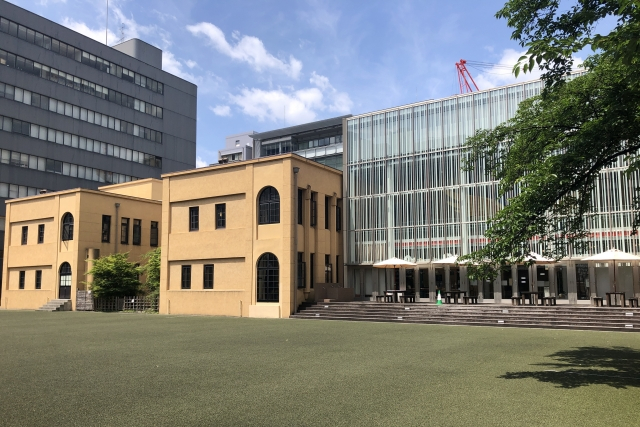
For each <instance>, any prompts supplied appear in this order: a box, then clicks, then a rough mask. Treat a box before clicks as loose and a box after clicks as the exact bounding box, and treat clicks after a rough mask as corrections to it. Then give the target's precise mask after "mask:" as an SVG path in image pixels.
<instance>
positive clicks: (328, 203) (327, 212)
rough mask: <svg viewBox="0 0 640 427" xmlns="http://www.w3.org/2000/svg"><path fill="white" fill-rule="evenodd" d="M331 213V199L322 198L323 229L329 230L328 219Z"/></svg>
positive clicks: (327, 197) (328, 197)
mask: <svg viewBox="0 0 640 427" xmlns="http://www.w3.org/2000/svg"><path fill="white" fill-rule="evenodd" d="M330 212H331V197H330V196H324V228H325V230H328V229H329V217H330V216H331V215H330Z"/></svg>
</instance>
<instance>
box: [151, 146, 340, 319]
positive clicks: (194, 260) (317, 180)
mask: <svg viewBox="0 0 640 427" xmlns="http://www.w3.org/2000/svg"><path fill="white" fill-rule="evenodd" d="M294 167H298V168H300V172H299V174H298V185H297V188H295V187H294V182H293V180H294V177H293V168H294ZM163 178H164V187H163V194H164V199H163V206H162V209H163V233H164V234H163V242H165V245H164V248H163V253H162V270H161V292H160V306H161V309H160V311H161V312H162V313H171V314H210V315H231V316H239V315H242V316H256V317H288V316H289V315H290V314H291V313H292V312H293V310H294V299H295V301H296V304H298V305H299V304H300V303H301V302H302V301H303V298H304V297H305V293H304V291H303V290H297V295H296V296H295V297H294V294H293V291H294V276H295V274H296V263H297V254H296V252H297V250H299V251H300V252H305V256H306V258H307V270H309V269H310V267H309V260H308V258H309V253H311V252H314V253H316V268H315V272H316V280H315V282H316V283H320V282H324V255H325V254H331V257H332V260H335V257H336V255H338V256H340V258H341V259H342V253H341V251H342V245H341V244H340V242H341V238H340V233H339V232H336V230H335V218H333V219H332V220H331V222H330V225H331V226H330V229H329V230H325V228H324V202H325V195H329V196H331V197H332V199H331V200H333V205H332V209H333V210H332V212H333V216H334V217H335V201H336V200H337V199H339V198H341V194H342V173H341V172H340V171H337V170H334V169H331V168H328V167H325V166H322V165H320V164H318V163H315V162H312V161H309V160H306V159H303V158H301V157H299V156H296V155H291V154H289V155H283V156H274V157H270V158H263V159H257V160H252V161H246V162H240V163H234V164H230V165H224V166H214V167H208V168H202V169H197V170H193V171H188V172H178V173H175V174H169V175H165V176H163ZM267 186H273V187H275V188H276V189H277V190H278V193H279V195H280V223H278V224H268V225H258V218H257V214H258V196H259V193H260V191H261V190H262V189H263V188H264V187H267ZM308 187H309V188H310V189H311V191H314V192H317V193H318V225H317V226H316V227H310V225H309V221H308V217H309V210H308V208H305V224H304V226H302V225H297V226H296V227H298V245H297V250H296V246H294V237H293V236H294V233H295V231H294V224H295V213H296V205H295V197H297V189H298V188H301V189H307V188H308ZM218 203H225V204H226V227H225V228H224V229H216V228H215V205H216V204H218ZM307 205H308V201H307ZM191 206H198V207H199V217H200V220H199V229H198V230H197V231H191V232H190V231H189V207H191ZM266 252H271V253H273V254H274V255H275V256H276V257H277V258H278V262H279V273H280V276H279V283H280V291H279V302H278V303H260V302H257V295H256V294H257V293H256V282H257V277H256V266H257V262H258V259H259V258H260V256H261V255H263V254H264V253H266ZM332 262H333V263H334V264H335V261H332ZM204 264H213V265H214V289H213V290H205V289H203V267H202V266H203V265H204ZM182 265H191V266H192V272H191V289H189V290H182V289H181V282H180V280H181V267H182ZM335 268H336V267H335V266H334V269H335ZM307 277H309V276H308V272H307ZM334 277H335V273H334ZM340 277H342V274H340ZM307 291H308V292H307V293H306V295H311V290H310V289H308V290H307Z"/></svg>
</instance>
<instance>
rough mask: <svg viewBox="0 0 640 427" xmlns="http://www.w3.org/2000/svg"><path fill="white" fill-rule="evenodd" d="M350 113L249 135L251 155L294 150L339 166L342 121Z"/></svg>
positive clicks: (330, 165)
mask: <svg viewBox="0 0 640 427" xmlns="http://www.w3.org/2000/svg"><path fill="white" fill-rule="evenodd" d="M349 117H351V114H348V115H346V116H340V117H333V118H331V119H325V120H319V121H317V122H311V123H305V124H302V125H297V126H290V127H286V128H282V129H276V130H271V131H267V132H260V133H255V134H253V135H251V137H252V138H253V141H254V143H253V157H254V158H256V159H257V158H260V157H266V156H274V155H276V154H283V153H292V152H293V153H296V154H298V155H300V156H302V157H306V158H307V159H311V160H314V161H316V162H318V163H321V164H323V165H326V166H329V167H332V168H335V169H339V170H342V147H343V144H342V121H343V119H347V118H349Z"/></svg>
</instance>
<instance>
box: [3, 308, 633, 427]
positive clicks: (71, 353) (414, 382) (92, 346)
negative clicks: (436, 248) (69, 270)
mask: <svg viewBox="0 0 640 427" xmlns="http://www.w3.org/2000/svg"><path fill="white" fill-rule="evenodd" d="M638 405H640V334H637V333H611V332H577V331H576V332H574V331H551V330H535V329H509V328H504V329H503V328H479V327H476V328H473V327H450V326H433V325H406V324H383V323H360V322H353V323H350V322H330V321H302V320H259V319H233V318H215V317H195V316H194V317H187V316H164V315H143V314H123V313H117V314H105V313H71V312H68V313H40V312H16V311H13V312H12V311H0V425H8V426H9V425H11V426H13V425H20V426H36V425H65V426H75V425H77V426H87V425H105V426H125V425H127V426H128V425H130V426H146V425H148V426H157V425H171V426H188V425H202V426H207V425H210V426H271V425H273V426H276V425H277V426H305V425H322V426H356V425H362V426H427V425H428V426H547V425H549V426H551V425H553V426H569V425H579V426H580V427H584V426H592V425H602V426H613V425H619V426H635V425H639V423H640V415H639V411H638Z"/></svg>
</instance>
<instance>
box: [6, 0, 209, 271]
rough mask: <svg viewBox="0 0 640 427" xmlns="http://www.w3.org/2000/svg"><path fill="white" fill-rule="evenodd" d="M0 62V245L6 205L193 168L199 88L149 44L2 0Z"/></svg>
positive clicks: (158, 176) (157, 176)
mask: <svg viewBox="0 0 640 427" xmlns="http://www.w3.org/2000/svg"><path fill="white" fill-rule="evenodd" d="M0 65H1V66H0V240H2V239H3V236H4V231H3V229H4V228H5V226H4V217H5V203H4V201H5V200H8V199H14V198H18V197H25V196H33V195H36V194H39V193H40V192H41V191H42V190H48V191H59V190H66V189H70V188H78V187H82V188H90V189H97V188H98V187H99V186H104V185H108V184H117V183H125V182H130V181H134V180H137V179H141V178H150V177H153V178H160V175H161V174H162V173H167V172H172V171H176V170H183V169H190V168H193V167H195V157H196V155H195V153H196V98H197V93H196V90H197V87H196V86H195V85H193V84H191V83H189V82H187V81H185V80H183V79H181V78H179V77H176V76H174V75H172V74H169V73H166V72H164V71H162V51H161V50H159V49H157V48H156V47H153V46H151V45H149V44H147V43H145V42H143V41H141V40H138V39H132V40H129V41H126V42H124V43H121V44H119V45H116V46H113V47H109V46H107V45H105V44H102V43H99V42H97V41H95V40H93V39H90V38H88V37H85V36H83V35H81V34H79V33H77V32H75V31H72V30H70V29H68V28H66V27H64V26H61V25H58V24H56V23H54V22H51V21H49V20H47V19H45V18H43V17H41V16H38V15H36V14H34V13H31V12H29V11H27V10H24V9H22V8H20V7H18V6H15V5H13V4H11V3H8V2H6V1H0ZM1 255H2V254H0V259H1V258H2V257H1Z"/></svg>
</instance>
